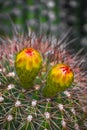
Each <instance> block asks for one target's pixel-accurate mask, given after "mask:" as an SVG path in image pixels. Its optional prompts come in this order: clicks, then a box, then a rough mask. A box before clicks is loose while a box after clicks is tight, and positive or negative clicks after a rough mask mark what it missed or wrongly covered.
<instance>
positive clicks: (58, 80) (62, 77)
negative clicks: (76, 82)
mask: <svg viewBox="0 0 87 130" xmlns="http://www.w3.org/2000/svg"><path fill="white" fill-rule="evenodd" d="M73 79H74V74H73V71H72V70H71V68H70V67H69V66H68V65H66V64H63V63H61V64H57V65H55V66H54V67H52V69H51V70H50V71H49V73H48V75H47V83H46V86H45V87H44V89H43V94H44V96H46V97H53V96H55V95H56V94H57V93H58V92H62V91H64V90H66V89H67V88H69V87H70V86H71V84H72V82H73Z"/></svg>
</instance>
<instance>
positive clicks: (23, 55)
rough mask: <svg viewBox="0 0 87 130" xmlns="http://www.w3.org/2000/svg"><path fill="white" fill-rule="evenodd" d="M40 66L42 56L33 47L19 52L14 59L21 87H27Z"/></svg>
mask: <svg viewBox="0 0 87 130" xmlns="http://www.w3.org/2000/svg"><path fill="white" fill-rule="evenodd" d="M41 66H42V57H41V55H40V54H39V52H38V51H36V50H34V49H33V48H26V49H24V50H22V51H21V52H19V53H18V54H17V56H16V59H15V68H16V71H17V74H18V76H19V79H20V84H21V86H22V87H23V88H26V89H29V88H30V87H32V85H33V81H34V79H35V77H36V76H37V74H38V72H39V70H40V68H41Z"/></svg>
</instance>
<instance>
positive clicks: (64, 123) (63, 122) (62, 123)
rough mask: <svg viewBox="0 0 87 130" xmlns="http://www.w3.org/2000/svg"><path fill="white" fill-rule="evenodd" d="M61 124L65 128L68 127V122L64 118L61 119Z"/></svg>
mask: <svg viewBox="0 0 87 130" xmlns="http://www.w3.org/2000/svg"><path fill="white" fill-rule="evenodd" d="M61 125H62V127H63V128H66V122H65V121H64V120H62V121H61Z"/></svg>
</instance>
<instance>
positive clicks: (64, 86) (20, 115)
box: [0, 33, 87, 130]
mask: <svg viewBox="0 0 87 130" xmlns="http://www.w3.org/2000/svg"><path fill="white" fill-rule="evenodd" d="M66 37H68V36H67V35H66V36H64V37H63V38H62V39H60V40H57V39H56V38H54V37H52V36H51V37H49V38H46V37H45V36H43V37H37V36H36V35H35V34H34V33H29V36H26V37H25V36H23V35H19V34H18V35H17V36H14V37H13V38H12V40H11V39H9V38H6V39H5V40H4V39H3V40H1V42H3V43H2V44H1V45H0V59H1V63H0V128H1V130H3V129H5V130H36V129H37V130H80V129H81V130H86V129H87V125H86V124H87V119H86V116H87V111H86V103H84V102H83V95H84V94H86V92H87V91H86V86H87V81H86V79H87V75H86V73H87V71H86V70H84V69H83V67H84V62H85V61H86V59H85V58H86V57H85V56H82V55H80V54H81V50H80V51H79V52H77V53H76V54H74V53H71V52H72V51H71V50H68V45H69V42H67V41H66V42H63V41H64V38H66ZM86 99H87V98H85V97H84V100H86Z"/></svg>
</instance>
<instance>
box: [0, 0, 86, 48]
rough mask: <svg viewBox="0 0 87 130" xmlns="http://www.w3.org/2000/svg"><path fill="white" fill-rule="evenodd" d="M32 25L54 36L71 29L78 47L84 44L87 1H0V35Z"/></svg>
mask: <svg viewBox="0 0 87 130" xmlns="http://www.w3.org/2000/svg"><path fill="white" fill-rule="evenodd" d="M12 23H13V24H14V25H16V27H17V29H18V30H20V32H25V33H27V32H28V29H29V28H31V29H32V30H33V31H35V32H36V33H37V34H38V33H43V32H44V33H45V34H49V33H51V34H52V35H55V36H57V35H58V34H59V33H63V32H67V31H68V30H69V29H70V28H71V29H72V34H73V36H72V38H73V37H76V38H78V42H77V41H76V43H75V45H76V46H77V48H80V47H83V46H84V47H85V48H86V47H87V0H0V36H2V35H8V36H10V37H11V36H12V31H13V30H14V29H13V28H12Z"/></svg>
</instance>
